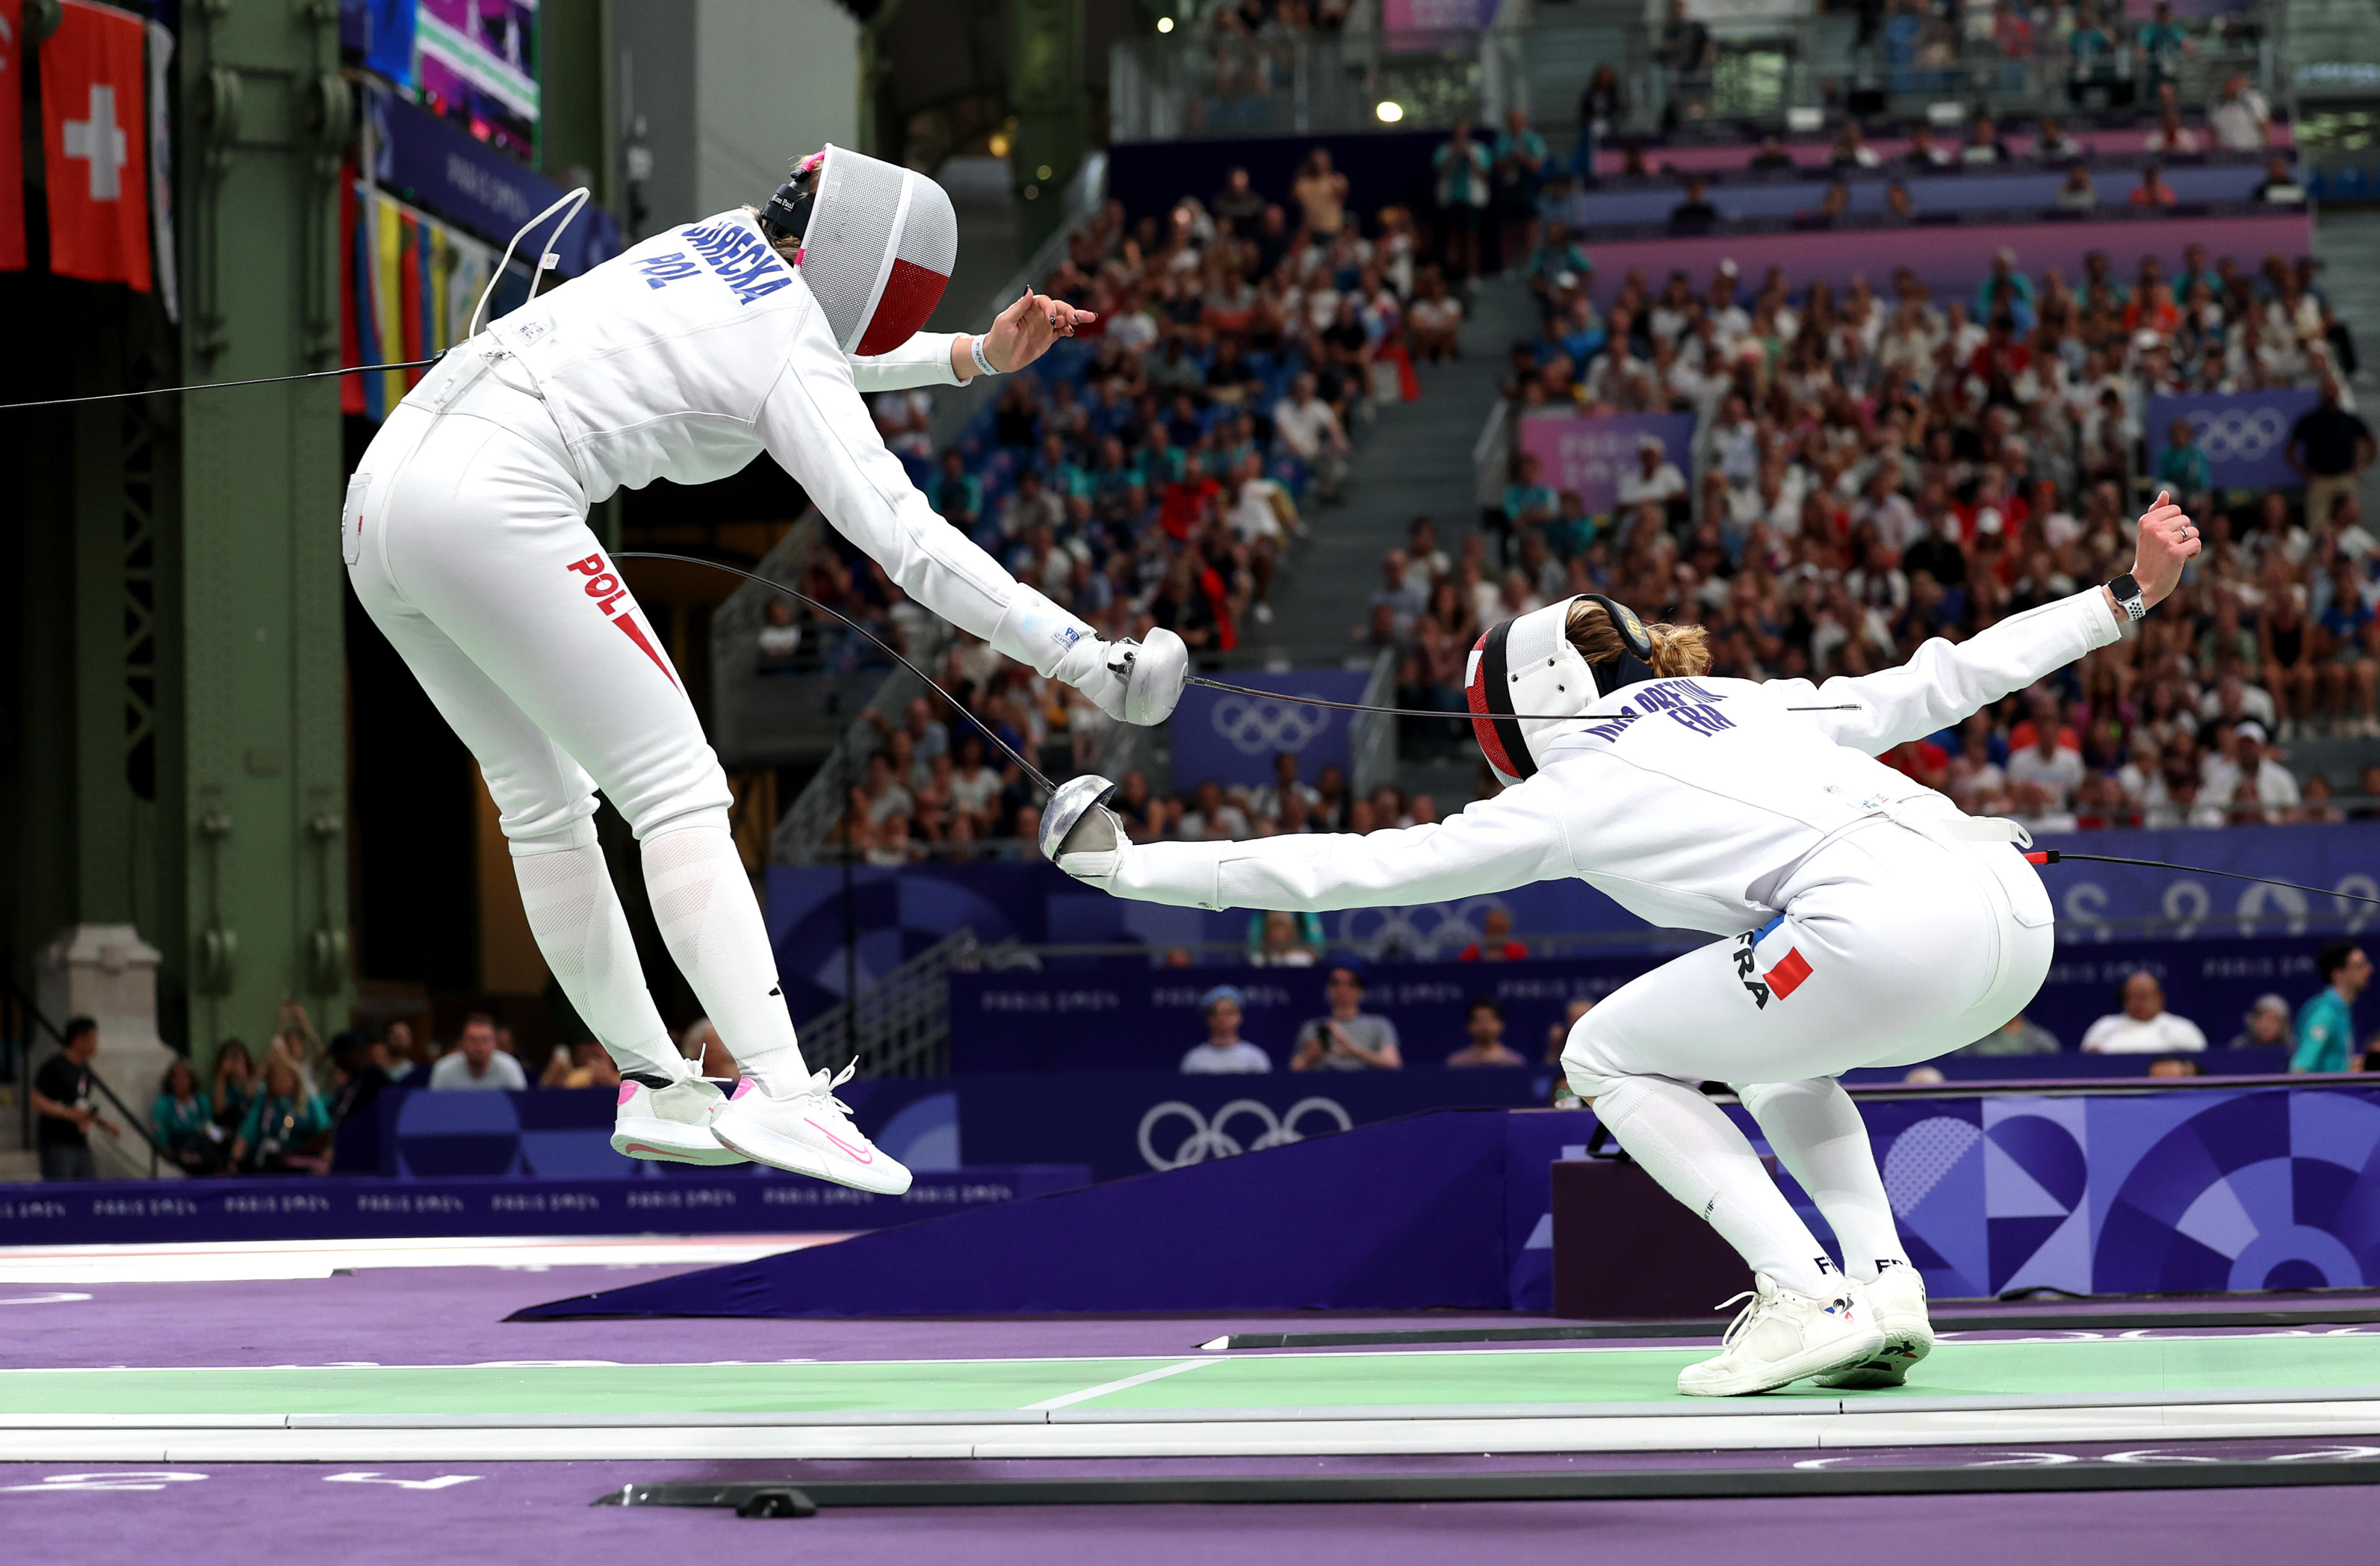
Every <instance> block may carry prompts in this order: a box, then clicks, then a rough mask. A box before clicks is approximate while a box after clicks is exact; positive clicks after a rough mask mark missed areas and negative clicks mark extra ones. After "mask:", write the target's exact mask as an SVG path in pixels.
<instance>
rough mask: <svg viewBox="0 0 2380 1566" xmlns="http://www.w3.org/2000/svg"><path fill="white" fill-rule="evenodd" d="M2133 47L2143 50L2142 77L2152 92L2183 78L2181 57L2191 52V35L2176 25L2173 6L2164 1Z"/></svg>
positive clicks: (2140, 32) (2136, 37)
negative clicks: (2166, 82)
mask: <svg viewBox="0 0 2380 1566" xmlns="http://www.w3.org/2000/svg"><path fill="white" fill-rule="evenodd" d="M2132 47H2133V48H2134V49H2135V50H2137V51H2139V54H2140V57H2141V74H2142V75H2143V77H2145V78H2147V80H2148V87H2149V90H2150V91H2152V92H2154V91H2155V90H2156V85H2157V83H2158V82H2160V81H2179V80H2180V79H2181V57H2182V55H2186V54H2188V53H2190V35H2189V34H2188V33H2186V32H2184V31H2182V30H2181V29H2180V28H2179V27H2176V26H2175V25H2174V21H2173V6H2170V5H2168V4H2164V3H2162V0H2160V4H2159V5H2158V6H2157V8H2156V13H2155V18H2154V19H2153V20H2151V21H2149V22H2147V23H2145V24H2144V25H2143V27H2142V28H2141V30H2140V31H2139V32H2138V33H2136V34H2134V35H2133V39H2132Z"/></svg>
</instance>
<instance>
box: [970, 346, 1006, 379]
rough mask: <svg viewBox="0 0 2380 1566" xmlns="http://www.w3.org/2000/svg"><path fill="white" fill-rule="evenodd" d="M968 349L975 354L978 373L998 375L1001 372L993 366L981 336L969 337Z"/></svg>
mask: <svg viewBox="0 0 2380 1566" xmlns="http://www.w3.org/2000/svg"><path fill="white" fill-rule="evenodd" d="M967 351H968V352H970V353H972V354H973V355H974V356H975V371H976V373H977V374H978V375H997V374H999V373H1000V371H999V370H994V369H993V368H992V366H991V359H990V358H989V357H988V356H987V355H986V354H985V353H984V351H983V339H982V338H981V337H970V338H968V339H967Z"/></svg>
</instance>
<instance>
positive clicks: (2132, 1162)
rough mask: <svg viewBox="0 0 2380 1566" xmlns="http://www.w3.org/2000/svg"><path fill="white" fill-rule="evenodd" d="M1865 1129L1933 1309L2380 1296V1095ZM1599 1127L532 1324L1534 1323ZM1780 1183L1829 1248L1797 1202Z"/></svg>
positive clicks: (1028, 1210) (1327, 1172) (1359, 1161)
mask: <svg viewBox="0 0 2380 1566" xmlns="http://www.w3.org/2000/svg"><path fill="white" fill-rule="evenodd" d="M1729 1112H1730V1114H1731V1115H1732V1116H1733V1117H1734V1118H1735V1119H1736V1121H1737V1123H1738V1124H1740V1125H1742V1126H1743V1128H1744V1130H1745V1131H1746V1133H1747V1135H1751V1136H1752V1137H1753V1138H1754V1140H1755V1144H1757V1143H1759V1140H1760V1137H1759V1128H1758V1127H1757V1126H1756V1125H1755V1124H1754V1123H1752V1121H1751V1119H1750V1117H1749V1116H1747V1115H1745V1114H1744V1113H1743V1111H1742V1110H1741V1109H1740V1108H1730V1111H1729ZM1861 1113H1862V1115H1863V1117H1864V1119H1865V1121H1866V1123H1867V1128H1868V1134H1869V1135H1870V1137H1871V1138H1872V1139H1873V1141H1874V1143H1875V1146H1876V1155H1877V1163H1878V1165H1879V1167H1880V1170H1881V1172H1882V1174H1883V1176H1884V1185H1885V1190H1886V1193H1887V1195H1888V1196H1889V1197H1890V1198H1891V1201H1892V1208H1893V1213H1894V1217H1895V1219H1896V1220H1897V1221H1898V1224H1899V1226H1900V1233H1901V1238H1902V1241H1903V1243H1904V1244H1906V1245H1907V1247H1908V1249H1909V1253H1910V1259H1911V1260H1912V1261H1913V1262H1914V1263H1915V1264H1916V1266H1917V1268H1918V1269H1919V1270H1920V1271H1921V1272H1922V1273H1923V1274H1924V1275H1925V1284H1926V1289H1927V1292H1928V1293H1930V1294H1932V1295H1933V1296H1934V1297H1935V1298H1936V1299H1974V1298H1981V1297H1989V1296H1991V1295H1994V1294H1998V1293H2006V1292H2008V1291H2010V1290H2019V1289H2058V1290H2063V1291H2066V1292H2069V1293H2077V1294H2122V1293H2201V1292H2204V1293H2229V1292H2244V1291H2258V1290H2273V1289H2289V1290H2298V1289H2319V1288H2332V1289H2351V1288H2370V1287H2372V1286H2374V1284H2375V1283H2380V1204H2374V1202H2373V1201H2372V1200H2371V1194H2372V1192H2373V1191H2374V1189H2380V1087H2369V1086H2359V1085H2353V1084H2351V1083H2350V1082H2344V1081H2339V1080H2337V1079H2330V1080H2325V1081H2322V1082H2319V1083H2307V1084H2304V1085H2301V1086H2288V1087H2267V1088H2254V1089H2245V1090H2222V1089H2191V1088H2166V1089H2161V1090H2157V1091H2152V1092H2145V1093H2143V1092H2138V1091H2134V1092H2129V1093H2111V1094H2106V1095H2076V1096H2071V1097H2058V1098H2050V1097H2041V1096H2031V1095H2009V1096H2005V1097H1992V1098H1979V1097H1973V1096H1966V1097H1961V1096H1956V1095H1944V1096H1942V1097H1939V1098H1934V1099H1893V1100H1890V1101H1870V1102H1866V1103H1864V1104H1862V1105H1861ZM1594 1123H1595V1122H1594V1117H1593V1116H1592V1114H1590V1113H1588V1112H1586V1111H1506V1112H1503V1113H1495V1112H1492V1111H1491V1112H1476V1111H1474V1112H1464V1111H1443V1112H1439V1113H1436V1114H1427V1115H1416V1116H1413V1117H1411V1118H1408V1119H1403V1120H1397V1121H1391V1122H1388V1123H1383V1124H1378V1125H1371V1126H1366V1127H1363V1128H1361V1129H1360V1130H1355V1131H1352V1132H1350V1133H1349V1134H1347V1135H1320V1136H1309V1137H1305V1138H1301V1139H1297V1140H1293V1141H1285V1142H1281V1143H1279V1144H1276V1145H1274V1146H1270V1147H1263V1148H1262V1149H1261V1150H1257V1151H1251V1152H1250V1153H1248V1154H1247V1155H1246V1156H1244V1157H1233V1158H1229V1159H1224V1160H1223V1161H1221V1162H1220V1164H1218V1163H1214V1162H1203V1163H1200V1164H1196V1165H1193V1166H1190V1167H1184V1168H1175V1169H1169V1170H1165V1171H1159V1172H1153V1173H1150V1174H1147V1175H1143V1176H1140V1177H1138V1178H1135V1179H1130V1180H1117V1181H1111V1182H1108V1183H1105V1184H1098V1185H1093V1186H1090V1187H1087V1188H1086V1189H1082V1190H1075V1191H1068V1192H1064V1193H1062V1194H1060V1195H1057V1196H1049V1197H1045V1198H1043V1199H1041V1200H1039V1201H1029V1202H1015V1203H1012V1204H1008V1205H1005V1206H1002V1207H999V1208H990V1209H988V1210H985V1211H982V1212H973V1213H960V1214H953V1215H952V1216H950V1217H948V1218H945V1219H941V1220H937V1221H935V1222H934V1223H932V1224H930V1225H919V1226H916V1227H911V1228H907V1229H901V1230H894V1231H892V1232H886V1233H880V1234H872V1235H866V1236H862V1237H860V1238H857V1239H854V1240H848V1241H844V1243H842V1244H837V1245H830V1246H820V1247H815V1248H811V1249H807V1250H802V1251H795V1252H793V1253H790V1254H788V1255H784V1256H771V1257H765V1258H763V1259H761V1260H759V1261H756V1262H749V1263H743V1264H739V1265H735V1266H730V1267H723V1268H715V1269H709V1270H707V1271H701V1272H690V1273H686V1274H682V1275H680V1276H677V1277H674V1278H668V1279H662V1280H658V1281H652V1282H647V1283H636V1284H631V1285H629V1286H627V1287H625V1288H623V1289H615V1290H609V1291H605V1292H603V1293H596V1294H588V1295H580V1296H577V1298H574V1299H568V1300H557V1301H555V1302H553V1304H551V1305H540V1306H534V1307H531V1308H530V1309H528V1310H526V1311H523V1312H521V1313H520V1317H523V1318H537V1317H566V1316H590V1315H591V1316H605V1315H617V1316H644V1315H653V1316H914V1315H937V1316H941V1315H948V1316H965V1315H983V1314H994V1313H1000V1314H1005V1313H1012V1312H1014V1313H1045V1312H1066V1311H1179V1310H1227V1309H1320V1310H1362V1309H1415V1308H1431V1307H1436V1308H1469V1309H1482V1308H1495V1307H1497V1306H1505V1307H1509V1308H1511V1309H1513V1310H1520V1311H1532V1312H1543V1311H1545V1310H1547V1309H1548V1307H1549V1306H1550V1305H1551V1303H1552V1300H1551V1288H1550V1281H1551V1279H1550V1272H1551V1269H1550V1266H1549V1263H1550V1262H1551V1260H1552V1256H1551V1246H1552V1244H1553V1234H1552V1230H1553V1225H1552V1219H1551V1211H1550V1207H1551V1203H1550V1180H1549V1173H1550V1170H1551V1166H1552V1164H1553V1163H1554V1162H1555V1161H1556V1160H1557V1159H1565V1158H1577V1157H1581V1156H1583V1155H1584V1153H1585V1144H1586V1142H1587V1140H1588V1138H1589V1136H1590V1135H1591V1134H1592V1131H1593V1129H1594ZM1779 1179H1780V1181H1781V1182H1782V1184H1783V1185H1784V1189H1785V1193H1786V1196H1787V1197H1788V1199H1789V1200H1791V1202H1792V1203H1793V1204H1794V1206H1795V1207H1796V1208H1798V1209H1799V1210H1800V1211H1802V1213H1803V1216H1804V1218H1805V1219H1807V1220H1810V1222H1811V1226H1812V1228H1813V1229H1814V1231H1815V1232H1816V1233H1817V1234H1818V1236H1819V1237H1820V1239H1821V1240H1822V1241H1825V1240H1826V1239H1827V1236H1828V1229H1827V1227H1826V1224H1825V1221H1824V1220H1823V1218H1821V1217H1820V1216H1819V1215H1818V1214H1817V1213H1816V1211H1815V1208H1814V1207H1813V1205H1812V1204H1811V1202H1810V1201H1809V1198H1808V1196H1807V1195H1806V1193H1804V1192H1803V1190H1802V1189H1801V1187H1800V1186H1799V1185H1798V1184H1795V1183H1794V1182H1793V1181H1792V1179H1791V1176H1790V1175H1787V1174H1781V1173H1780V1175H1779ZM1675 1218H1676V1221H1677V1222H1679V1223H1681V1224H1684V1223H1691V1222H1694V1218H1693V1217H1692V1216H1691V1215H1690V1214H1689V1213H1688V1212H1687V1211H1686V1210H1685V1209H1683V1208H1679V1209H1677V1211H1676V1213H1675ZM1830 1248H1831V1247H1830Z"/></svg>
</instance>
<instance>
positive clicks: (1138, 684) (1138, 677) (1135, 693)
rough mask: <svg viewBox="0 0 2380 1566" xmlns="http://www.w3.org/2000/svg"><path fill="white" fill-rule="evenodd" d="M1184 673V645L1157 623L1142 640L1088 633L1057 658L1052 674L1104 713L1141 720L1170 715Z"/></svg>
mask: <svg viewBox="0 0 2380 1566" xmlns="http://www.w3.org/2000/svg"><path fill="white" fill-rule="evenodd" d="M1189 673H1190V649H1189V646H1188V644H1186V643H1184V641H1183V639H1182V638H1181V637H1178V636H1175V635H1174V634H1173V633H1172V631H1169V630H1166V629H1164V628H1163V627H1161V626H1160V627H1159V628H1158V629H1156V630H1153V631H1151V632H1149V633H1148V639H1147V641H1137V640H1135V639H1134V638H1132V637H1125V638H1124V639H1123V640H1122V641H1107V640H1104V639H1086V640H1085V641H1083V642H1081V643H1079V644H1077V645H1076V646H1075V648H1073V649H1070V650H1069V651H1068V652H1067V654H1066V656H1065V657H1064V658H1063V659H1062V660H1060V661H1059V664H1058V667H1057V669H1056V670H1055V671H1054V672H1053V677H1055V678H1057V679H1061V680H1063V681H1065V682H1066V683H1067V684H1068V685H1070V686H1074V687H1075V689H1077V690H1079V691H1081V692H1082V693H1083V694H1084V695H1085V696H1087V697H1089V698H1091V701H1092V703H1093V704H1094V705H1095V706H1097V707H1098V708H1099V710H1100V711H1102V712H1104V713H1106V714H1107V715H1108V716H1109V717H1111V718H1115V719H1118V720H1121V721H1122V722H1127V723H1139V724H1143V725H1146V724H1149V723H1161V722H1165V720H1166V719H1168V718H1170V717H1172V715H1173V708H1174V704H1175V703H1177V702H1179V701H1180V700H1181V699H1182V683H1183V681H1184V679H1185V678H1187V677H1188V675H1189Z"/></svg>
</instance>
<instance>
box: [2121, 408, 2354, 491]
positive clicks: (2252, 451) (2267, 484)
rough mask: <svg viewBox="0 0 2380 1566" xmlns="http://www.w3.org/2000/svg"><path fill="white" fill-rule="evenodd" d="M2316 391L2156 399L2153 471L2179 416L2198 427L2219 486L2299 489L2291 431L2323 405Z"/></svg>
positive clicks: (2151, 429) (2150, 428)
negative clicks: (2290, 455) (2293, 466)
mask: <svg viewBox="0 0 2380 1566" xmlns="http://www.w3.org/2000/svg"><path fill="white" fill-rule="evenodd" d="M2321 403H2322V394H2321V393H2319V392H2313V391H2287V392H2280V391H2276V392H2232V393H2228V394H2223V393H2216V394H2210V395H2205V396H2190V397H2151V398H2150V399H2149V406H2148V411H2147V415H2146V418H2145V419H2144V422H2145V423H2146V425H2147V429H2146V430H2145V431H2143V433H2145V434H2146V435H2147V436H2148V443H2149V470H2150V471H2151V472H2155V470H2156V464H2157V461H2158V459H2159V458H2161V457H2163V456H2164V455H2165V453H2166V448H2167V447H2168V446H2169V445H2171V444H2172V443H2173V442H2172V436H2171V431H2172V429H2173V425H2174V421H2175V420H2177V419H2184V420H2187V421H2188V422H2189V424H2190V427H2191V428H2192V430H2194V431H2197V434H2198V449H2199V450H2201V451H2203V452H2204V453H2205V454H2206V467H2207V469H2208V471H2209V472H2210V473H2211V474H2212V475H2213V477H2214V482H2215V488H2216V489H2218V490H2279V489H2295V488H2296V487H2297V486H2298V485H2299V484H2300V483H2301V482H2302V481H2303V480H2300V479H2299V478H2298V476H2297V474H2296V472H2295V471H2294V470H2293V469H2291V467H2289V459H2288V457H2287V456H2286V455H2285V453H2286V452H2287V450H2288V447H2289V430H2290V428H2291V426H2293V425H2295V424H2296V423H2297V421H2298V420H2299V419H2302V418H2304V417H2305V416H2306V415H2307V414H2309V413H2311V412H2313V410H2314V409H2315V408H2316V407H2319V406H2321Z"/></svg>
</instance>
